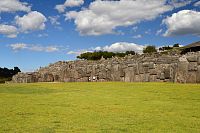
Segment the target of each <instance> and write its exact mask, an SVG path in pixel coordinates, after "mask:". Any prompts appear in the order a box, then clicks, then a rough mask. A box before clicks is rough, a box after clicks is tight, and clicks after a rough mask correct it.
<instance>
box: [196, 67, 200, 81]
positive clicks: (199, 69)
mask: <svg viewBox="0 0 200 133" xmlns="http://www.w3.org/2000/svg"><path fill="white" fill-rule="evenodd" d="M197 83H200V65H199V66H198V67H197Z"/></svg>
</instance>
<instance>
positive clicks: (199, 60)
mask: <svg viewBox="0 0 200 133" xmlns="http://www.w3.org/2000/svg"><path fill="white" fill-rule="evenodd" d="M197 63H198V65H200V55H199V57H198V62H197Z"/></svg>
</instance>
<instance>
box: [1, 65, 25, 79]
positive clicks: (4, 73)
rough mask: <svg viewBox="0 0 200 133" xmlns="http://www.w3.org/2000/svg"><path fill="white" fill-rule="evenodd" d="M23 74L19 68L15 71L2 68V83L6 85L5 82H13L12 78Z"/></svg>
mask: <svg viewBox="0 0 200 133" xmlns="http://www.w3.org/2000/svg"><path fill="white" fill-rule="evenodd" d="M18 72H21V70H20V69H19V68H18V67H14V69H8V68H1V67H0V83H4V82H5V81H8V80H11V79H12V76H13V75H15V74H17V73H18Z"/></svg>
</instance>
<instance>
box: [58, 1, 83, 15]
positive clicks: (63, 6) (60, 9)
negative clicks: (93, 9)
mask: <svg viewBox="0 0 200 133" xmlns="http://www.w3.org/2000/svg"><path fill="white" fill-rule="evenodd" d="M83 4H84V0H66V1H65V3H64V4H61V5H56V7H55V9H57V10H58V12H60V13H62V12H64V11H65V9H66V8H67V7H76V6H81V5H83Z"/></svg>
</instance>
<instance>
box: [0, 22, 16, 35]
mask: <svg viewBox="0 0 200 133" xmlns="http://www.w3.org/2000/svg"><path fill="white" fill-rule="evenodd" d="M0 34H3V35H5V36H7V37H9V38H15V37H17V34H18V33H17V28H16V27H15V26H12V25H5V24H0Z"/></svg>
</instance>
